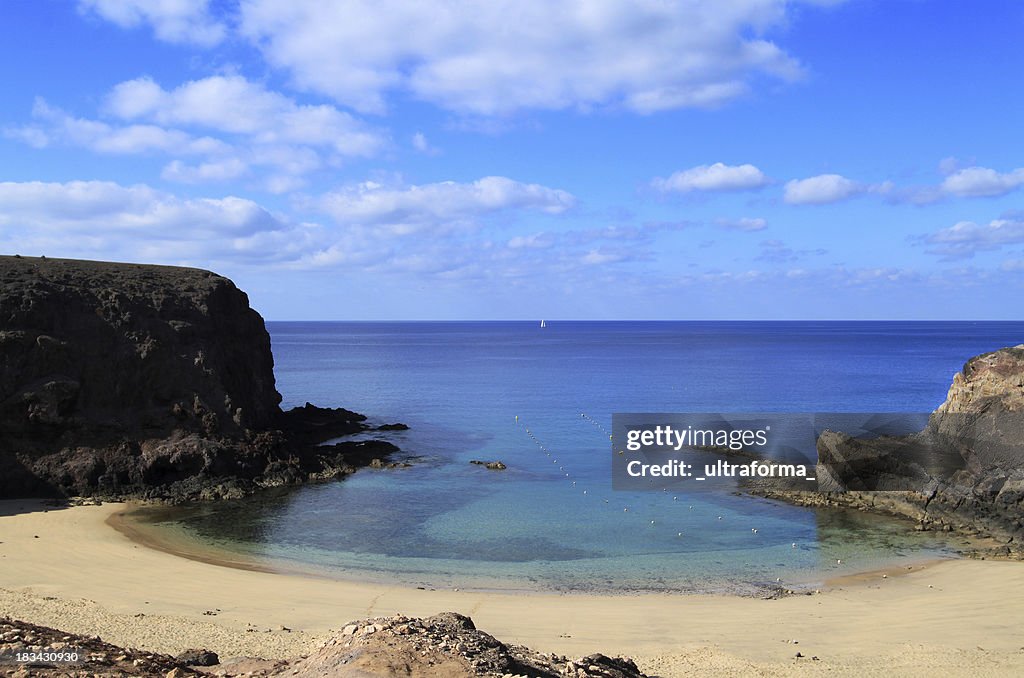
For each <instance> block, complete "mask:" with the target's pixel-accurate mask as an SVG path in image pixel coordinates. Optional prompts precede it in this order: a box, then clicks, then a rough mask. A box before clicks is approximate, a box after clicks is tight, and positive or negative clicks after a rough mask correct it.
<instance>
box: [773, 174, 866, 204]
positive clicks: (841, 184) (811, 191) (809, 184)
mask: <svg viewBox="0 0 1024 678" xmlns="http://www.w3.org/2000/svg"><path fill="white" fill-rule="evenodd" d="M869 190H871V187H870V186H868V185H866V184H861V183H859V182H856V181H852V180H850V179H847V178H846V177H843V176H840V175H838V174H821V175H818V176H816V177H810V178H808V179H794V180H792V181H789V182H787V183H786V188H785V193H784V195H783V200H785V201H786V202H787V203H789V204H790V205H824V204H827V203H833V202H839V201H840V200H846V199H848V198H852V197H855V196H858V195H862V194H864V193H867V192H868V191H869Z"/></svg>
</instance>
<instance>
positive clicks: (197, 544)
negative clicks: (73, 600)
mask: <svg viewBox="0 0 1024 678" xmlns="http://www.w3.org/2000/svg"><path fill="white" fill-rule="evenodd" d="M147 508H148V505H146V504H139V503H136V502H125V503H124V504H123V509H122V510H118V511H115V512H112V513H111V514H110V515H109V516H108V518H107V519H106V521H105V522H106V524H107V525H108V526H110V527H111V528H112V529H114V530H116V531H117V532H119V533H120V534H122V535H124V536H125V537H126V538H127V539H129V540H130V541H132V542H133V543H135V544H138V545H140V546H144V547H146V548H149V549H153V550H156V551H160V552H163V553H167V554H170V555H173V556H176V557H179V558H186V559H188V560H193V561H196V562H200V563H205V564H208V565H213V566H216V567H227V568H235V569H239V570H247V571H251V572H264V573H267V574H278V575H285V576H299V577H307V578H312V579H320V580H324V581H339V582H346V583H350V584H365V585H371V586H373V585H380V584H382V582H381V579H380V578H374V577H371V576H360V574H359V573H356V572H352V573H351V576H349V573H348V572H345V571H341V570H338V571H336V572H330V573H325V572H322V571H319V570H317V569H316V568H315V567H314V566H308V567H303V564H302V563H299V562H287V563H286V562H281V561H274V560H273V559H271V558H261V557H258V556H252V557H250V556H247V555H246V554H244V553H239V552H237V551H233V550H231V549H228V548H221V547H218V546H215V545H213V544H210V543H206V542H203V541H201V540H198V539H194V538H189V537H181V538H176V537H175V536H174V535H173V534H172V533H171V532H169V531H168V530H167V529H166V528H160V527H153V526H151V525H150V524H149V523H147V522H146V521H145V520H140V519H139V518H138V513H139V512H141V511H145V510H146V509H147ZM959 559H961V557H960V556H954V557H949V558H934V557H933V558H921V559H911V560H907V561H905V562H903V563H900V564H895V563H893V564H890V565H885V566H881V567H872V568H869V569H865V570H858V571H854V572H848V573H843V574H830V575H829V576H826V577H823V578H822V579H821V581H820V582H812V581H794V582H791V583H789V584H788V585H782V584H777V585H774V584H773V585H769V584H763V585H760V586H759V585H755V584H751V585H750V587H751V588H750V589H749V590H746V589H744V590H742V591H740V590H729V589H727V588H717V589H715V588H709V589H707V590H671V589H663V590H659V589H627V588H623V589H610V588H594V589H577V588H568V589H557V588H537V587H526V586H524V587H515V586H490V587H489V586H481V585H476V584H473V583H466V582H465V581H464V582H460V583H458V584H457V585H451V586H447V585H427V586H417V585H415V584H412V583H408V582H402V583H400V584H399V586H404V587H405V588H407V589H410V590H412V589H416V590H427V591H453V592H456V591H461V592H467V593H497V594H505V595H520V596H532V595H545V594H550V595H561V596H593V595H601V596H608V597H615V596H644V595H669V596H723V597H737V598H753V599H764V598H767V597H783V596H787V595H805V594H807V593H810V592H820V591H823V590H824V591H827V590H829V589H832V588H836V587H841V586H844V585H850V584H856V583H861V582H868V581H871V580H872V579H875V578H882V577H885V578H888V577H900V576H904V575H906V574H909V573H911V572H914V571H916V572H920V571H923V570H924V569H926V568H929V567H932V566H934V565H938V564H940V563H944V562H946V561H949V560H959ZM381 574H383V573H381ZM759 594H760V595H759Z"/></svg>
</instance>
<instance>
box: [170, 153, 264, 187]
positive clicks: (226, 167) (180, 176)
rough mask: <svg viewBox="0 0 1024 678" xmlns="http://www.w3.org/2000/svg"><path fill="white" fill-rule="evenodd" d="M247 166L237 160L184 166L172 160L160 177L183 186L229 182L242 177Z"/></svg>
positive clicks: (229, 158) (246, 170)
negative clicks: (208, 182)
mask: <svg viewBox="0 0 1024 678" xmlns="http://www.w3.org/2000/svg"><path fill="white" fill-rule="evenodd" d="M248 171H249V166H248V165H246V164H245V163H244V162H242V161H241V160H239V159H238V158H231V157H228V158H224V159H221V160H211V161H209V162H201V163H199V164H197V165H186V164H184V163H182V162H181V161H180V160H174V161H171V162H170V163H168V164H167V166H165V167H164V169H163V171H162V172H161V173H160V177H161V178H163V179H166V180H168V181H177V182H180V183H185V184H198V183H204V182H207V181H230V180H231V179H237V178H238V177H241V176H244V175H245V174H246V172H248Z"/></svg>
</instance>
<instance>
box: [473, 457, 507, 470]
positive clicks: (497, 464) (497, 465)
mask: <svg viewBox="0 0 1024 678" xmlns="http://www.w3.org/2000/svg"><path fill="white" fill-rule="evenodd" d="M469 463H470V464H474V465H476V466H483V467H484V468H488V469H490V470H492V471H504V470H505V469H507V468H508V466H505V463H504V462H501V461H480V460H479V459H470V461H469Z"/></svg>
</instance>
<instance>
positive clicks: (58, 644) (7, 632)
mask: <svg viewBox="0 0 1024 678" xmlns="http://www.w3.org/2000/svg"><path fill="white" fill-rule="evenodd" d="M0 637H2V638H3V639H4V642H3V644H4V646H5V652H7V653H9V652H10V651H12V648H11V647H8V645H14V646H17V645H19V644H24V645H26V646H31V647H32V648H33V649H34V651H36V652H54V653H62V652H63V653H67V654H70V653H72V652H75V653H77V654H78V657H79V660H78V661H76V662H70V663H55V664H45V663H39V664H33V665H32V666H31V668H30V669H28V668H24V667H23V668H21V669H16V670H12V671H11V673H10V674H5V675H12V676H14V675H19V672H20V671H23V672H24V673H21V674H20V675H25V676H29V675H31V676H54V677H56V676H69V675H74V676H79V675H81V676H93V675H101V676H176V677H181V678H183V677H185V676H200V675H203V674H200V673H199V672H197V671H195V670H194V669H192V668H189V666H188V665H187V663H185V662H183V661H181V660H179V659H176V658H174V657H171V656H168V655H165V654H160V653H157V652H147V651H145V650H138V649H125V648H121V647H117V646H116V645H111V644H110V643H105V642H103V641H102V640H100V639H99V638H97V637H95V636H92V637H90V636H83V635H79V634H77V633H66V632H64V631H58V630H57V629H52V628H49V627H46V626H39V625H37V624H29V623H27V622H23V621H16V620H13V619H7V618H0ZM7 668H11V667H7ZM2 671H3V669H0V672H2Z"/></svg>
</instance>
